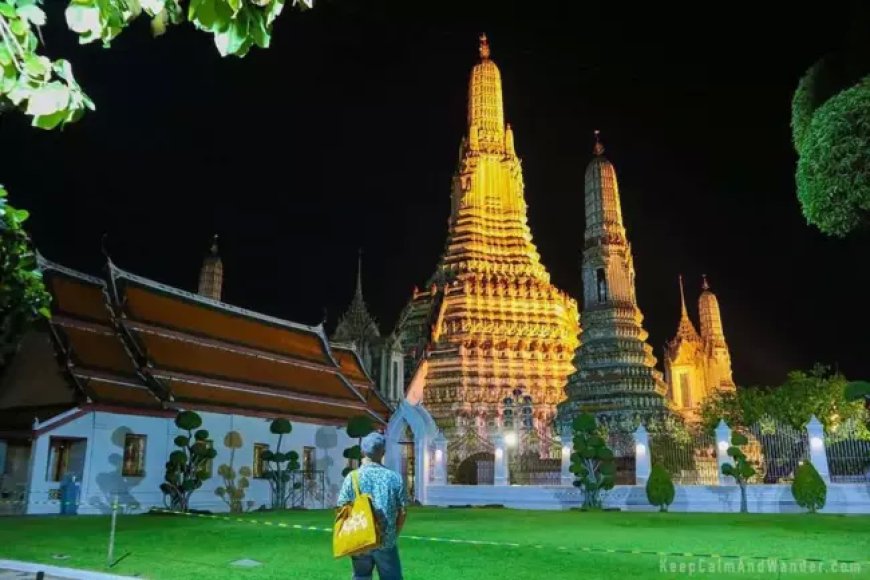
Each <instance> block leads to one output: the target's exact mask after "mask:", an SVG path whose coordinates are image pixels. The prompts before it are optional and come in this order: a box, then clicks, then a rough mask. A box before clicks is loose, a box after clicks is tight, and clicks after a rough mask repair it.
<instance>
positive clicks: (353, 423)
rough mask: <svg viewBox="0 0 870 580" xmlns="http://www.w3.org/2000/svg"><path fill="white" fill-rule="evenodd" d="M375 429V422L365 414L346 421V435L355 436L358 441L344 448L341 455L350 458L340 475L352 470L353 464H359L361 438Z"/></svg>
mask: <svg viewBox="0 0 870 580" xmlns="http://www.w3.org/2000/svg"><path fill="white" fill-rule="evenodd" d="M374 430H375V424H374V422H373V421H372V419H371V417H369V416H367V415H357V416H356V417H351V418H350V419H348V421H347V435H348V436H349V437H356V438H357V440H358V442H357V444H356V445H353V446H351V447H348V448H347V449H345V450H344V452H343V453H342V455H343V456H344V457H345V458H346V459H350V463H351V464H350V465H349V466H347V467H345V468H344V469H343V470H342V471H341V474H342V475H345V476H346V475H347V474H348V473H350V472H351V471H353V469H354V466H356V465H359V462H360V460H361V459H362V451H361V450H360V445H361V444H362V438H363V437H365V436H366V435H368V434H369V433H371V432H372V431H374Z"/></svg>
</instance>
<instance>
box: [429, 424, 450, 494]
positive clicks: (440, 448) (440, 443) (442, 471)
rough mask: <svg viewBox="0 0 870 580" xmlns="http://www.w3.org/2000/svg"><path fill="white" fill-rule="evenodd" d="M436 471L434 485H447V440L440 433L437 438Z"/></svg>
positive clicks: (433, 479)
mask: <svg viewBox="0 0 870 580" xmlns="http://www.w3.org/2000/svg"><path fill="white" fill-rule="evenodd" d="M434 460H435V469H434V475H433V478H432V485H447V439H446V438H445V437H444V433H441V432H440V431H439V432H438V436H437V437H435V457H434Z"/></svg>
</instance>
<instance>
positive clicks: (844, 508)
mask: <svg viewBox="0 0 870 580" xmlns="http://www.w3.org/2000/svg"><path fill="white" fill-rule="evenodd" d="M427 497H428V502H427V503H428V505H435V506H451V505H476V506H482V505H493V504H501V505H504V506H505V507H509V508H517V509H538V510H559V509H569V508H573V507H580V505H581V504H582V494H581V492H580V491H579V490H578V489H577V488H575V487H573V486H572V487H567V486H494V485H431V484H430V485H429V487H428V490H427ZM747 501H748V505H749V511H750V512H754V513H794V512H803V511H805V510H804V509H803V508H801V507H800V506H798V505H797V504H796V503H795V501H794V498H793V497H792V494H791V485H788V484H774V485H750V486H748V488H747ZM604 507H605V508H618V509H621V510H626V511H655V510H657V509H658V508H655V507H653V506H651V505H650V504H649V503H648V502H647V499H646V490H645V488H644V486H641V485H618V486H616V487H615V488H613V489H612V490H611V491H609V492H608V493H607V495H606V497H605V501H604ZM669 509H670V511H675V512H739V511H740V488H739V487H737V486H731V485H721V486H706V485H692V486H689V485H684V486H676V496H675V498H674V503H673V504H672V505H671V506H670V508H669ZM822 512H824V513H843V514H870V485H868V484H856V483H834V484H828V496H827V503H826V505H825V509H824V510H822Z"/></svg>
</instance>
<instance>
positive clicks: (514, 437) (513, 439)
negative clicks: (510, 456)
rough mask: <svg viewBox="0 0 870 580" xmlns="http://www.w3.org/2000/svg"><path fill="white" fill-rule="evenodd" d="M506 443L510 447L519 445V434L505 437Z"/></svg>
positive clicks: (510, 434)
mask: <svg viewBox="0 0 870 580" xmlns="http://www.w3.org/2000/svg"><path fill="white" fill-rule="evenodd" d="M504 442H505V443H507V446H508V447H513V446H514V445H516V444H517V434H516V433H508V434H507V435H505V436H504Z"/></svg>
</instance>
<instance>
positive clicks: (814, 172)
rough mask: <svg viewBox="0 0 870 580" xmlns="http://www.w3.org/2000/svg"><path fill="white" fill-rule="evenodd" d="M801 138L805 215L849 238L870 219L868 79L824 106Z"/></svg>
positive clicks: (800, 194) (800, 173) (799, 175)
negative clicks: (848, 235) (847, 235)
mask: <svg viewBox="0 0 870 580" xmlns="http://www.w3.org/2000/svg"><path fill="white" fill-rule="evenodd" d="M801 139H802V141H801V142H800V143H801V150H800V158H799V159H798V168H797V186H798V198H799V199H800V202H801V207H802V208H803V213H804V216H805V217H806V218H807V221H808V222H809V223H811V224H813V225H815V226H816V227H818V228H819V229H820V230H821V231H822V232H824V233H826V234H828V235H834V236H841V237H842V236H845V235H846V234H848V233H849V232H851V231H853V230H855V229H857V228H858V227H859V226H860V225H862V224H864V223H866V222H867V221H868V218H870V169H868V166H870V76H868V77H866V78H865V79H863V80H862V81H861V82H859V83H858V84H856V85H855V86H853V87H850V88H848V89H846V90H843V91H842V92H840V93H838V94H837V95H835V96H833V97H831V98H830V99H828V101H827V102H825V104H823V105H822V106H820V107H819V108H818V109H817V110H816V111H815V113H813V117H812V121H811V122H810V123H809V126H808V127H807V128H806V129H805V130H804V132H803V134H802V137H801Z"/></svg>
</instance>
